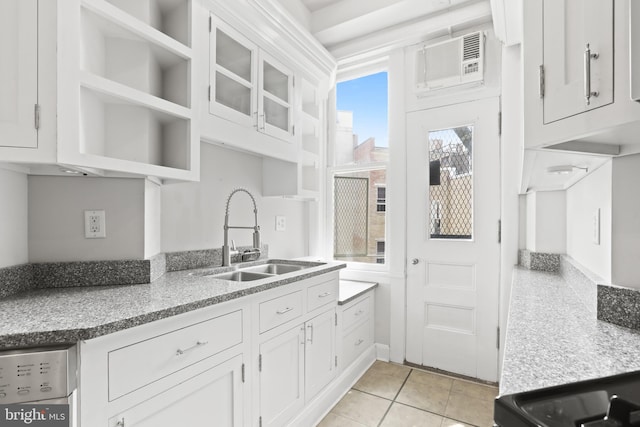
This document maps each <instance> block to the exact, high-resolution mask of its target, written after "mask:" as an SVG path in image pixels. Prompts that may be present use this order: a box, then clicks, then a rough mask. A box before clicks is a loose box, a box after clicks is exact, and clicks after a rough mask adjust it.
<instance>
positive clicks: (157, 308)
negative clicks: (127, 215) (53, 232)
mask: <svg viewBox="0 0 640 427" xmlns="http://www.w3.org/2000/svg"><path fill="white" fill-rule="evenodd" d="M269 261H271V262H285V263H287V264H300V265H305V266H309V267H308V268H305V269H304V270H300V271H296V272H292V273H287V274H282V275H278V276H273V277H269V278H265V279H260V280H254V281H249V282H232V281H228V280H220V279H215V278H212V277H204V276H203V274H206V273H211V274H215V273H218V272H225V271H230V270H232V269H233V268H230V267H223V268H208V269H207V268H204V269H197V270H185V271H176V272H170V273H166V274H165V275H164V276H162V277H161V278H159V279H157V280H155V281H154V282H152V283H149V284H141V285H120V286H89V287H75V288H57V289H41V290H34V291H28V292H24V293H21V294H17V295H13V296H9V297H6V298H4V299H1V300H0V349H7V348H14V347H29V346H37V345H43V344H60V343H74V342H77V341H78V340H85V339H90V338H95V337H99V336H101V335H106V334H109V333H113V332H116V331H119V330H122V329H127V328H131V327H133V326H137V325H141V324H144V323H148V322H152V321H154V320H158V319H162V318H166V317H170V316H174V315H177V314H180V313H185V312H188V311H192V310H196V309H199V308H202V307H206V306H210V305H214V304H218V303H221V302H224V301H229V300H232V299H236V298H240V297H243V296H246V295H251V294H254V293H257V292H261V291H264V290H267V289H272V288H276V287H278V286H283V285H286V284H289V283H292V282H296V281H299V280H303V279H307V278H310V277H313V276H317V275H320V274H324V273H328V272H330V271H336V270H339V269H341V268H344V267H345V264H343V263H336V262H332V263H322V264H320V263H312V262H304V261H290V260H286V261H285V260H269ZM264 262H266V261H259V262H252V263H245V264H243V265H258V264H263V263H264Z"/></svg>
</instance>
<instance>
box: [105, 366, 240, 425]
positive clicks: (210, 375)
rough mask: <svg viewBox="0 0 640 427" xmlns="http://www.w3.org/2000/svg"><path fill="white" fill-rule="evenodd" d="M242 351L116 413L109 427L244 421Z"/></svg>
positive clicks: (237, 423)
mask: <svg viewBox="0 0 640 427" xmlns="http://www.w3.org/2000/svg"><path fill="white" fill-rule="evenodd" d="M242 366H243V361H242V355H237V356H235V357H233V358H232V359H229V360H227V361H225V362H222V363H221V364H219V365H217V366H215V367H213V368H210V369H207V370H206V371H204V372H201V373H200V374H198V375H196V376H195V377H193V378H190V379H188V380H187V381H185V382H183V383H180V384H178V385H176V386H175V387H173V388H171V389H169V390H167V391H165V392H164V393H161V394H159V395H157V396H154V397H152V398H151V399H149V400H146V401H144V402H142V403H140V404H139V405H136V406H134V407H133V408H130V409H128V410H126V411H123V412H121V413H118V414H116V415H115V416H113V417H112V418H111V419H110V420H109V427H125V426H126V427H159V426H189V427H199V426H203V427H204V426H211V427H239V426H242V425H243V422H244V421H243V420H244V416H243V415H244V414H243V412H244V404H243V398H242V388H243V385H242Z"/></svg>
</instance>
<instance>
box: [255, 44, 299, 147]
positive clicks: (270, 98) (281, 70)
mask: <svg viewBox="0 0 640 427" xmlns="http://www.w3.org/2000/svg"><path fill="white" fill-rule="evenodd" d="M258 77H259V81H260V92H259V98H258V114H257V116H258V129H259V130H261V131H262V132H264V133H266V134H267V135H271V136H274V137H276V138H280V139H282V140H285V141H291V142H293V136H294V127H293V108H292V106H293V105H292V104H293V102H292V101H293V72H292V71H291V70H289V69H288V68H287V67H286V66H285V65H284V64H282V63H281V62H279V61H278V60H277V59H275V58H274V57H272V56H271V55H269V54H268V53H266V52H264V51H260V66H259V73H258Z"/></svg>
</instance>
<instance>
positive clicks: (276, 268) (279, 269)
mask: <svg viewBox="0 0 640 427" xmlns="http://www.w3.org/2000/svg"><path fill="white" fill-rule="evenodd" d="M305 268H307V267H305V266H304V265H293V264H276V263H274V264H263V265H256V266H255V267H247V268H244V269H242V271H252V272H254V273H266V274H286V273H291V272H293V271H300V270H303V269H305Z"/></svg>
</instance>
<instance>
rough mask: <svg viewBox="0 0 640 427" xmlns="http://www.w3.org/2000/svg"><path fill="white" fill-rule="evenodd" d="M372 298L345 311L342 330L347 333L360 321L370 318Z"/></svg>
mask: <svg viewBox="0 0 640 427" xmlns="http://www.w3.org/2000/svg"><path fill="white" fill-rule="evenodd" d="M370 301H371V298H370V297H366V298H365V299H363V300H362V301H360V302H358V303H357V304H354V305H352V306H351V307H349V308H347V309H346V310H344V312H343V314H342V330H343V331H346V330H348V329H349V328H351V327H352V326H353V325H355V324H356V323H358V322H359V321H361V320H363V319H366V318H368V317H369V313H370V312H371V306H370Z"/></svg>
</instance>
